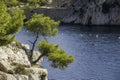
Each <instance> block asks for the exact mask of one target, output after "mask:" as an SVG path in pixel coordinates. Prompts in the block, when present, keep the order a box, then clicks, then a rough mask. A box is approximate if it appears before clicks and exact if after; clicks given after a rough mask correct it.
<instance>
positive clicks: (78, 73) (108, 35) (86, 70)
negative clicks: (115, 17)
mask: <svg viewBox="0 0 120 80" xmlns="http://www.w3.org/2000/svg"><path fill="white" fill-rule="evenodd" d="M119 32H120V29H117V28H116V29H115V28H114V29H112V28H109V29H108V28H105V27H96V28H88V27H86V28H83V27H80V26H79V25H74V26H73V25H62V26H60V27H59V34H58V36H56V37H53V38H47V39H48V41H50V42H53V43H55V44H56V43H58V44H60V47H61V48H64V49H65V50H66V52H67V53H69V54H72V55H73V56H74V57H75V61H74V63H72V64H71V65H69V67H68V68H67V69H65V70H59V69H54V68H52V67H50V66H49V62H48V61H47V59H46V58H44V62H43V63H42V65H43V67H45V68H47V69H48V73H49V76H48V77H49V80H120V34H119ZM17 39H18V40H19V41H21V42H23V43H27V44H29V42H28V40H33V39H34V35H33V34H31V33H30V32H28V31H26V30H24V29H23V30H22V31H21V32H20V33H19V34H17ZM39 40H41V38H40V39H39Z"/></svg>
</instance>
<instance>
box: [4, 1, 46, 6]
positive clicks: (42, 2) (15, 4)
mask: <svg viewBox="0 0 120 80" xmlns="http://www.w3.org/2000/svg"><path fill="white" fill-rule="evenodd" d="M4 1H5V4H6V5H7V6H8V7H10V6H18V5H26V4H29V5H31V6H37V5H38V6H43V5H45V4H47V1H46V0H4Z"/></svg>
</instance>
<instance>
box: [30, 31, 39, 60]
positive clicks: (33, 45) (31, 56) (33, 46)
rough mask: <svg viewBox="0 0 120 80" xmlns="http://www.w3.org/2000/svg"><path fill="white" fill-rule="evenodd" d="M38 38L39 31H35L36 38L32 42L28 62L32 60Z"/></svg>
mask: <svg viewBox="0 0 120 80" xmlns="http://www.w3.org/2000/svg"><path fill="white" fill-rule="evenodd" d="M38 38H39V33H38V32H37V34H36V38H35V40H34V42H33V43H32V49H31V51H30V52H31V54H30V62H32V60H33V51H34V49H35V44H36V42H37V40H38Z"/></svg>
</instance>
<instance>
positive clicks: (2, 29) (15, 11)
mask: <svg viewBox="0 0 120 80" xmlns="http://www.w3.org/2000/svg"><path fill="white" fill-rule="evenodd" d="M23 13H24V12H23V10H20V9H19V8H17V7H14V8H9V9H8V8H7V7H6V5H5V2H4V1H3V0H0V46H2V45H7V44H9V43H11V42H12V41H13V40H14V39H15V35H14V34H15V33H17V32H18V31H19V30H20V29H21V28H22V26H23V19H24V18H25V16H24V15H23Z"/></svg>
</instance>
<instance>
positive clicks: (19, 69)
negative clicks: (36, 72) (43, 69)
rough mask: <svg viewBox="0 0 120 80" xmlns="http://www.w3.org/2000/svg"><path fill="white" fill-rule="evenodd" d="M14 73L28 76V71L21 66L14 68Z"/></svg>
mask: <svg viewBox="0 0 120 80" xmlns="http://www.w3.org/2000/svg"><path fill="white" fill-rule="evenodd" d="M14 71H15V74H23V75H28V71H27V70H26V69H25V67H24V66H23V65H21V64H18V65H16V67H15V68H14Z"/></svg>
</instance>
